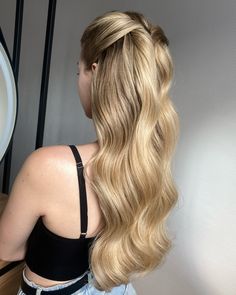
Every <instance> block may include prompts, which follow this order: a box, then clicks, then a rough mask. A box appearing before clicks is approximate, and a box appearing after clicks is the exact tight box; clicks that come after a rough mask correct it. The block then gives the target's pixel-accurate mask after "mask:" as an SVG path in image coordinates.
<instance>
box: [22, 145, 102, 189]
mask: <svg viewBox="0 0 236 295" xmlns="http://www.w3.org/2000/svg"><path fill="white" fill-rule="evenodd" d="M75 146H76V148H77V150H78V152H79V154H80V156H81V159H82V162H83V165H84V164H86V163H87V162H88V160H89V159H90V158H91V157H92V155H93V154H94V153H96V151H97V150H98V144H97V143H95V142H93V143H87V144H81V145H75ZM27 161H28V162H30V163H29V166H31V167H32V170H34V171H35V170H37V173H36V177H37V178H38V177H40V178H41V179H42V181H41V183H42V182H43V183H44V186H45V187H46V188H47V190H48V189H49V188H51V189H52V190H53V188H55V189H57V191H56V193H57V192H58V185H57V186H55V185H54V184H55V183H57V184H58V179H65V181H67V180H69V178H70V177H71V173H74V167H75V158H74V156H73V153H72V151H71V149H70V147H69V144H68V145H52V146H43V147H40V148H38V149H36V150H35V151H33V152H32V153H31V154H30V155H29V156H28V158H27Z"/></svg>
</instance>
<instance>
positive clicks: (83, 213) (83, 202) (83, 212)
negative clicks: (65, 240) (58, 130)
mask: <svg viewBox="0 0 236 295" xmlns="http://www.w3.org/2000/svg"><path fill="white" fill-rule="evenodd" d="M69 147H70V148H71V150H72V152H73V155H74V157H75V161H76V166H77V175H78V182H79V192H80V217H81V234H80V238H85V236H86V234H87V227H88V217H87V195H86V188H85V181H84V175H83V170H84V167H83V163H82V159H81V157H80V154H79V151H78V149H77V148H76V146H75V145H69Z"/></svg>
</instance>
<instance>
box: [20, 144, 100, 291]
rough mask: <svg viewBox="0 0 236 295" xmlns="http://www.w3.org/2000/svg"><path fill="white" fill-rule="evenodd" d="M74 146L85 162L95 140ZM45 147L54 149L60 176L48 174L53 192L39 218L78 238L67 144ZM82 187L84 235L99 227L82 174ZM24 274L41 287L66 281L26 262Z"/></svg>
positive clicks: (75, 190)
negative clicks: (46, 275) (44, 274)
mask: <svg viewBox="0 0 236 295" xmlns="http://www.w3.org/2000/svg"><path fill="white" fill-rule="evenodd" d="M76 147H77V149H78V151H79V153H80V156H81V159H82V162H83V165H85V163H87V161H88V160H89V159H90V158H91V157H92V155H93V154H94V153H96V151H97V150H98V144H97V143H96V142H94V143H89V144H84V145H77V146H76ZM47 148H50V149H54V150H53V152H54V153H55V154H56V156H55V159H57V163H56V165H59V167H60V165H61V169H60V170H61V172H60V176H59V175H52V176H51V179H50V182H51V185H52V186H55V185H56V186H55V189H54V190H53V193H51V194H50V195H49V196H48V197H47V198H45V200H46V204H45V207H44V208H45V215H44V216H43V222H44V224H45V226H46V227H47V228H48V229H49V230H50V231H52V232H53V233H55V234H57V235H59V236H62V237H67V238H79V237H80V202H79V197H80V196H79V185H78V178H77V168H76V163H75V159H74V157H73V154H72V152H71V149H70V148H69V146H64V145H61V146H60V145H59V146H50V147H47ZM58 159H59V160H58ZM60 159H62V160H60ZM58 161H61V162H58ZM87 172H88V175H89V177H91V167H89V168H88V170H87ZM55 174H57V173H55ZM62 176H63V177H62ZM85 187H86V194H87V205H88V230H87V235H86V237H88V238H89V237H92V236H95V235H96V234H97V233H98V232H99V230H100V229H101V228H102V219H101V209H100V207H99V203H98V199H97V196H96V195H95V193H94V192H93V191H92V189H91V187H90V184H89V181H88V179H87V178H86V176H85ZM25 274H26V277H27V278H28V279H29V280H31V281H33V282H35V283H37V284H40V285H42V286H44V287H49V286H52V285H55V284H60V283H65V282H67V281H54V280H49V279H46V278H43V277H41V276H39V275H37V274H36V273H34V272H32V271H31V270H30V269H29V268H28V266H27V265H26V270H25Z"/></svg>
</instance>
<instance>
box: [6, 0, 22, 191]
mask: <svg viewBox="0 0 236 295" xmlns="http://www.w3.org/2000/svg"><path fill="white" fill-rule="evenodd" d="M23 8H24V0H17V1H16V15H15V29H14V44H13V57H12V67H13V72H14V76H15V80H16V84H17V81H18V73H19V62H20V48H21V34H22V21H23ZM13 137H14V133H13V134H12V138H11V141H10V143H9V146H8V151H7V153H6V156H5V158H4V169H3V183H2V192H3V193H5V194H9V186H10V176H11V158H12V145H13Z"/></svg>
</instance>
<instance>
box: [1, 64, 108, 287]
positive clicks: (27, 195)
mask: <svg viewBox="0 0 236 295" xmlns="http://www.w3.org/2000/svg"><path fill="white" fill-rule="evenodd" d="M78 66H79V72H80V73H79V76H78V92H79V97H80V100H81V104H82V106H83V109H84V112H85V114H86V116H87V117H89V118H91V105H90V91H89V89H90V83H91V77H92V74H93V71H94V70H95V69H96V64H93V66H92V70H91V71H85V70H84V64H83V62H82V61H81V60H80V62H79V65H78ZM76 147H77V149H78V151H79V153H80V156H81V158H82V162H83V164H85V163H86V162H87V161H88V160H89V159H90V158H91V157H92V155H93V154H94V153H96V151H97V150H98V148H99V147H98V143H97V141H94V142H92V143H88V144H84V145H76ZM87 171H88V175H89V177H92V172H91V169H90V167H88V170H87ZM58 179H60V181H58ZM85 186H86V193H87V202H88V231H87V236H86V237H92V236H95V235H96V234H97V233H98V232H99V231H100V229H101V228H102V226H103V225H102V219H101V210H100V207H99V203H98V199H97V196H96V195H95V193H94V192H93V191H92V189H91V187H90V185H89V180H88V179H87V178H86V177H85ZM68 212H70V214H68ZM40 216H43V222H44V224H45V226H46V227H47V228H48V229H49V230H51V231H52V232H54V233H56V234H57V235H60V236H63V237H68V238H79V236H80V207H79V184H78V178H77V171H76V164H75V159H74V156H73V154H72V152H71V149H70V148H69V147H68V146H67V145H55V146H45V147H41V148H38V149H37V150H35V151H33V152H32V153H31V154H30V155H28V157H27V158H26V159H25V161H24V163H23V165H22V166H21V169H20V171H19V173H18V174H17V176H16V178H15V180H14V182H13V185H12V189H11V191H10V193H9V196H8V201H7V204H6V207H5V209H4V211H3V213H2V214H1V216H0V259H1V260H4V261H18V260H23V259H24V257H25V252H26V242H27V240H28V237H29V235H30V233H31V231H32V229H33V227H34V225H35V223H36V222H37V220H38V218H39V217H40ZM19 220H20V222H19ZM61 220H63V223H62V222H61ZM25 274H26V276H27V278H28V279H29V280H31V281H34V282H35V283H37V284H40V285H42V286H44V287H48V286H52V285H55V284H60V283H64V282H67V281H54V280H48V279H46V278H43V277H41V276H39V275H37V274H35V273H34V272H32V271H31V270H30V269H29V268H28V266H27V265H26V272H25Z"/></svg>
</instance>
